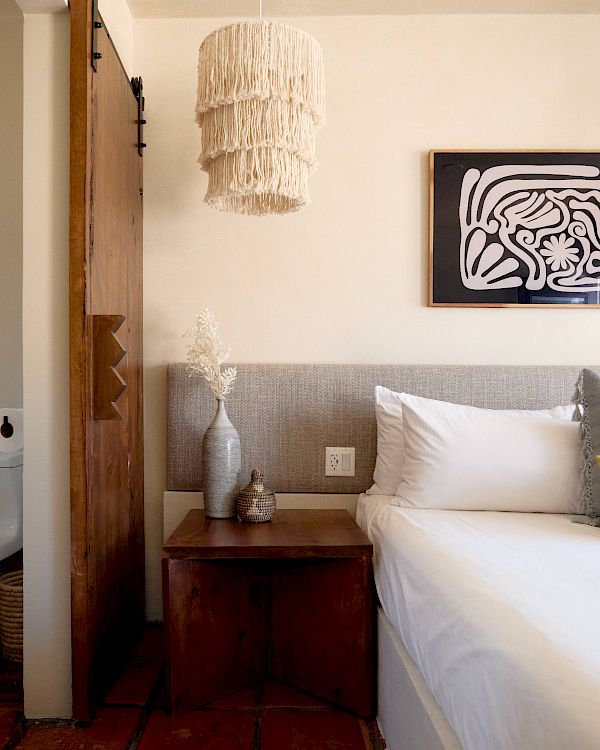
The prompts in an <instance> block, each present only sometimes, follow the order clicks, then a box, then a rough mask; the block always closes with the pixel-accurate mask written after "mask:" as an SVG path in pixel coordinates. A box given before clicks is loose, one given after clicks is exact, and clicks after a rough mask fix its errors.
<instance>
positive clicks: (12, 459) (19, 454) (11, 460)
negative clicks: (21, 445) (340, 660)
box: [0, 449, 23, 469]
mask: <svg viewBox="0 0 600 750" xmlns="http://www.w3.org/2000/svg"><path fill="white" fill-rule="evenodd" d="M16 466H23V449H21V450H18V451H11V452H10V453H9V452H6V453H3V452H2V451H0V469H14V468H15V467H16Z"/></svg>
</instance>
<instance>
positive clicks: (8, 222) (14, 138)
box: [0, 0, 23, 408]
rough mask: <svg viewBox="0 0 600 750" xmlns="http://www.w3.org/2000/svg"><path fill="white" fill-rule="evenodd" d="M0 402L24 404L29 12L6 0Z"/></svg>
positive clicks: (1, 37) (0, 139) (2, 16)
mask: <svg viewBox="0 0 600 750" xmlns="http://www.w3.org/2000/svg"><path fill="white" fill-rule="evenodd" d="M0 70H1V71H2V75H1V76H0V97H1V100H2V116H1V117H0V164H1V165H2V168H1V169H0V280H1V281H0V408H1V407H17V408H20V407H21V406H22V405H23V335H22V321H21V318H22V305H23V299H22V297H23V295H22V287H23V201H22V190H23V15H22V13H21V12H20V9H19V8H18V7H17V6H16V5H15V4H14V3H13V2H12V0H2V2H1V3H0Z"/></svg>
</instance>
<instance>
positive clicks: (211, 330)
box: [185, 308, 237, 400]
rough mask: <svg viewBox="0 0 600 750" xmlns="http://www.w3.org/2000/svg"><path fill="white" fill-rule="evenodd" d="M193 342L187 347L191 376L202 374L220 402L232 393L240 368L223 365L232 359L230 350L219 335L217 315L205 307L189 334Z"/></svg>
mask: <svg viewBox="0 0 600 750" xmlns="http://www.w3.org/2000/svg"><path fill="white" fill-rule="evenodd" d="M185 335H186V336H188V337H189V338H191V339H193V341H192V343H191V344H190V345H189V346H188V347H187V362H188V370H189V373H190V375H192V374H193V373H198V374H199V375H202V377H203V378H204V379H205V380H206V381H207V382H208V384H209V386H210V387H211V388H212V390H213V392H214V394H215V396H216V397H217V398H218V399H219V400H220V399H222V398H225V396H226V395H227V394H228V393H230V392H231V389H232V388H233V384H234V382H235V378H236V375H237V369H236V368H235V367H226V368H225V369H224V370H221V366H222V365H223V363H224V362H225V361H226V360H227V358H228V357H229V353H230V349H225V348H224V346H223V342H222V341H221V337H220V336H219V325H218V323H217V321H216V320H215V316H214V314H213V313H212V312H211V311H210V310H207V309H206V308H204V310H201V311H200V314H199V315H198V317H197V318H196V325H195V326H194V327H193V328H192V330H191V331H189V332H188V333H187V334H185Z"/></svg>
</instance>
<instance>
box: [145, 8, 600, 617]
mask: <svg viewBox="0 0 600 750" xmlns="http://www.w3.org/2000/svg"><path fill="white" fill-rule="evenodd" d="M288 21H289V22H290V23H294V24H296V25H298V26H300V27H302V28H304V29H305V30H307V31H309V32H311V33H313V34H314V35H315V36H316V37H317V38H318V39H319V40H320V42H321V43H322V46H323V50H324V54H325V63H326V70H327V72H326V77H327V94H328V120H329V123H328V125H327V127H326V128H325V129H324V130H323V131H321V133H320V134H319V139H318V141H319V142H318V156H319V160H320V168H319V171H318V172H317V173H316V175H315V176H314V177H313V179H312V182H311V192H312V198H313V204H312V206H311V207H309V208H308V209H307V210H305V211H304V212H302V213H300V214H297V215H291V216H286V217H268V218H263V219H256V218H249V217H239V216H234V215H227V214H220V213H218V212H215V211H213V210H211V209H209V208H207V207H206V206H205V205H204V204H203V203H202V197H203V195H204V192H205V188H206V175H205V174H204V173H203V172H201V171H200V169H199V167H198V166H197V164H196V163H195V160H196V158H197V155H198V151H199V144H200V133H199V131H198V129H197V127H196V125H195V123H194V104H195V101H194V100H195V90H196V81H195V77H196V58H197V48H198V45H199V43H200V42H201V40H202V39H203V37H204V36H205V35H206V33H207V32H209V31H210V30H212V29H213V28H215V27H216V26H218V25H220V23H221V22H220V21H218V20H215V19H203V20H194V19H180V20H177V19H168V20H165V19H163V20H160V19H157V20H138V21H136V24H135V64H136V69H137V70H138V71H139V73H140V74H141V75H143V77H144V83H145V90H146V94H147V96H146V106H147V110H146V114H147V118H148V126H147V130H146V136H147V137H146V140H147V142H148V144H149V147H148V149H147V151H146V152H145V157H144V168H145V224H144V231H145V362H146V381H145V385H146V412H145V413H146V534H147V537H146V538H147V566H148V577H147V589H148V592H147V593H148V614H149V616H150V618H159V617H160V616H161V601H160V585H159V581H160V578H159V575H160V567H159V557H160V547H161V543H162V530H161V525H162V497H163V490H164V489H165V436H166V427H165V388H166V383H165V365H166V363H167V362H169V361H172V360H181V359H182V358H183V357H184V346H185V342H184V340H183V339H182V337H181V334H182V332H183V331H184V330H185V329H186V328H188V327H189V326H190V325H191V323H192V321H193V319H194V316H195V314H196V312H197V311H198V310H199V309H200V308H202V307H204V306H207V307H209V308H211V309H212V310H213V311H214V312H215V313H216V315H217V317H218V319H219V320H220V321H221V325H222V333H223V336H224V338H225V340H226V342H227V343H228V344H229V345H230V346H231V347H232V352H233V354H232V356H233V358H234V359H236V360H238V361H245V362H276V361H280V362H312V361H314V362H398V363H408V362H412V363H419V362H423V363H466V364H468V363H481V364H493V363H505V364H516V363H518V364H529V363H544V364H558V363H575V362H582V361H587V362H599V361H600V339H599V337H598V330H599V329H598V321H599V319H600V318H599V315H600V313H599V311H598V310H542V309H538V310H535V309H533V310H491V309H480V310H473V309H430V308H427V307H426V290H427V242H428V238H427V234H428V209H427V206H428V163H427V152H428V150H429V149H430V148H490V149H494V148H534V149H535V148H594V147H597V146H598V140H599V136H598V133H599V131H598V123H599V122H600V98H598V97H597V96H596V95H595V93H594V92H597V91H598V90H600V68H599V67H598V66H597V65H596V64H595V61H594V56H593V50H595V49H596V48H597V40H598V39H599V38H600V16H598V15H595V16H590V15H586V16H565V15H561V16H539V15H538V16H517V15H515V16H405V17H398V16H395V17H360V18H359V17H337V18H307V17H303V18H300V19H291V20H290V19H288Z"/></svg>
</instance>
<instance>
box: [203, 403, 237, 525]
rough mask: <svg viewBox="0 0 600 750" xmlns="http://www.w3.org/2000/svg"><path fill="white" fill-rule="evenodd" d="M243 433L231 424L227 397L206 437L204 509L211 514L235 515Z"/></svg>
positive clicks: (219, 515)
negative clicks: (226, 402)
mask: <svg viewBox="0 0 600 750" xmlns="http://www.w3.org/2000/svg"><path fill="white" fill-rule="evenodd" d="M241 462H242V456H241V449H240V436H239V435H238V434H237V431H236V429H235V427H234V426H233V425H232V424H231V422H230V420H229V417H228V416H227V412H226V411H225V402H224V401H223V399H218V401H217V412H216V414H215V417H214V419H213V421H212V422H211V423H210V425H209V426H208V428H207V430H206V432H205V433H204V438H203V439H202V492H203V494H204V510H205V512H206V515H207V516H210V517H211V518H230V517H231V516H234V515H235V499H236V497H237V495H238V492H239V491H240V479H241Z"/></svg>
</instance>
